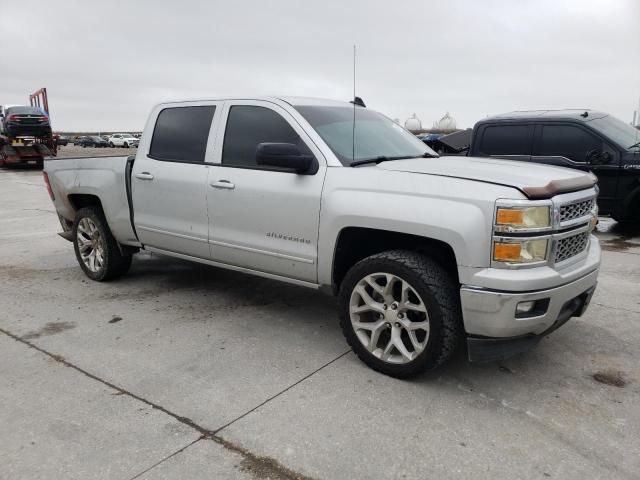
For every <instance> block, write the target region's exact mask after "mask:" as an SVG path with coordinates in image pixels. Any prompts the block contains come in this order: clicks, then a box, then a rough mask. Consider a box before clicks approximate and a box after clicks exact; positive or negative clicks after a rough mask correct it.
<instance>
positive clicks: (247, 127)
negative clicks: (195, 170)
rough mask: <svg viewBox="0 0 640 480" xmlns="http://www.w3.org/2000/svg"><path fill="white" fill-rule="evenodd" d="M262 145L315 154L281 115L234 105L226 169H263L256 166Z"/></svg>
mask: <svg viewBox="0 0 640 480" xmlns="http://www.w3.org/2000/svg"><path fill="white" fill-rule="evenodd" d="M260 143H293V144H294V145H297V146H298V148H299V149H300V151H301V152H302V153H305V154H309V155H310V154H311V151H310V150H309V148H308V147H307V146H306V145H305V143H304V141H303V140H302V139H301V138H300V136H299V135H298V134H297V133H296V132H295V130H294V129H293V128H292V127H291V125H289V123H288V122H287V121H286V120H285V119H284V118H283V117H282V116H281V115H280V114H278V113H277V112H275V111H273V110H271V109H270V108H266V107H257V106H252V105H234V106H232V107H231V108H230V110H229V116H228V118H227V126H226V129H225V133H224V143H223V146H222V165H226V166H234V167H245V168H256V169H263V168H264V167H261V166H258V165H257V163H256V148H257V147H258V145H259V144H260Z"/></svg>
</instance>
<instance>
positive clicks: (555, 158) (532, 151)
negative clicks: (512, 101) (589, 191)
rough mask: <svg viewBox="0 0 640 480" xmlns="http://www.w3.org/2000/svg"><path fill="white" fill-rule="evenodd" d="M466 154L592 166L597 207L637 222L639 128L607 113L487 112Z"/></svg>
mask: <svg viewBox="0 0 640 480" xmlns="http://www.w3.org/2000/svg"><path fill="white" fill-rule="evenodd" d="M469 155H470V156H472V157H494V158H505V159H510V160H518V161H521V162H531V163H543V164H545V165H556V166H560V167H569V168H574V169H577V170H582V171H584V172H592V173H594V174H595V175H596V176H597V177H598V186H599V188H600V194H599V196H598V206H599V208H600V213H601V214H605V215H611V216H612V217H613V218H614V219H615V220H617V221H620V222H640V132H639V131H638V130H636V129H634V128H633V127H632V126H631V125H628V124H627V123H625V122H623V121H622V120H619V119H617V118H615V117H613V116H612V115H609V114H607V113H603V112H596V111H593V110H540V111H526V112H511V113H505V114H502V115H497V116H495V117H491V118H487V119H484V120H481V121H480V122H478V123H476V125H475V127H474V128H473V134H472V137H471V146H470V149H469Z"/></svg>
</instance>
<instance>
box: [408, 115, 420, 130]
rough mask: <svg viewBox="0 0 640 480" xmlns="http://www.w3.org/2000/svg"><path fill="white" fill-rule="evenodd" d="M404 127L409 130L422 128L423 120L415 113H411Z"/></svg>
mask: <svg viewBox="0 0 640 480" xmlns="http://www.w3.org/2000/svg"><path fill="white" fill-rule="evenodd" d="M404 128H406V129H407V130H409V131H415V130H422V122H421V121H420V119H419V118H418V117H417V116H416V114H415V113H414V114H413V115H411V117H409V118H407V119H406V120H405V122H404Z"/></svg>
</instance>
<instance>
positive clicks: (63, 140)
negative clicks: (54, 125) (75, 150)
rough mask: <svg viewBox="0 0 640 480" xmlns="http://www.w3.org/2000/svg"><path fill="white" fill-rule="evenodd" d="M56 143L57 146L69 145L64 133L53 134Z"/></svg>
mask: <svg viewBox="0 0 640 480" xmlns="http://www.w3.org/2000/svg"><path fill="white" fill-rule="evenodd" d="M55 141H56V145H58V146H66V145H69V137H66V136H64V135H56V136H55Z"/></svg>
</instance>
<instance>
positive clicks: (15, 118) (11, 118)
mask: <svg viewBox="0 0 640 480" xmlns="http://www.w3.org/2000/svg"><path fill="white" fill-rule="evenodd" d="M19 118H20V117H18V115H9V116H8V117H7V122H17V121H18V119H19Z"/></svg>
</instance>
